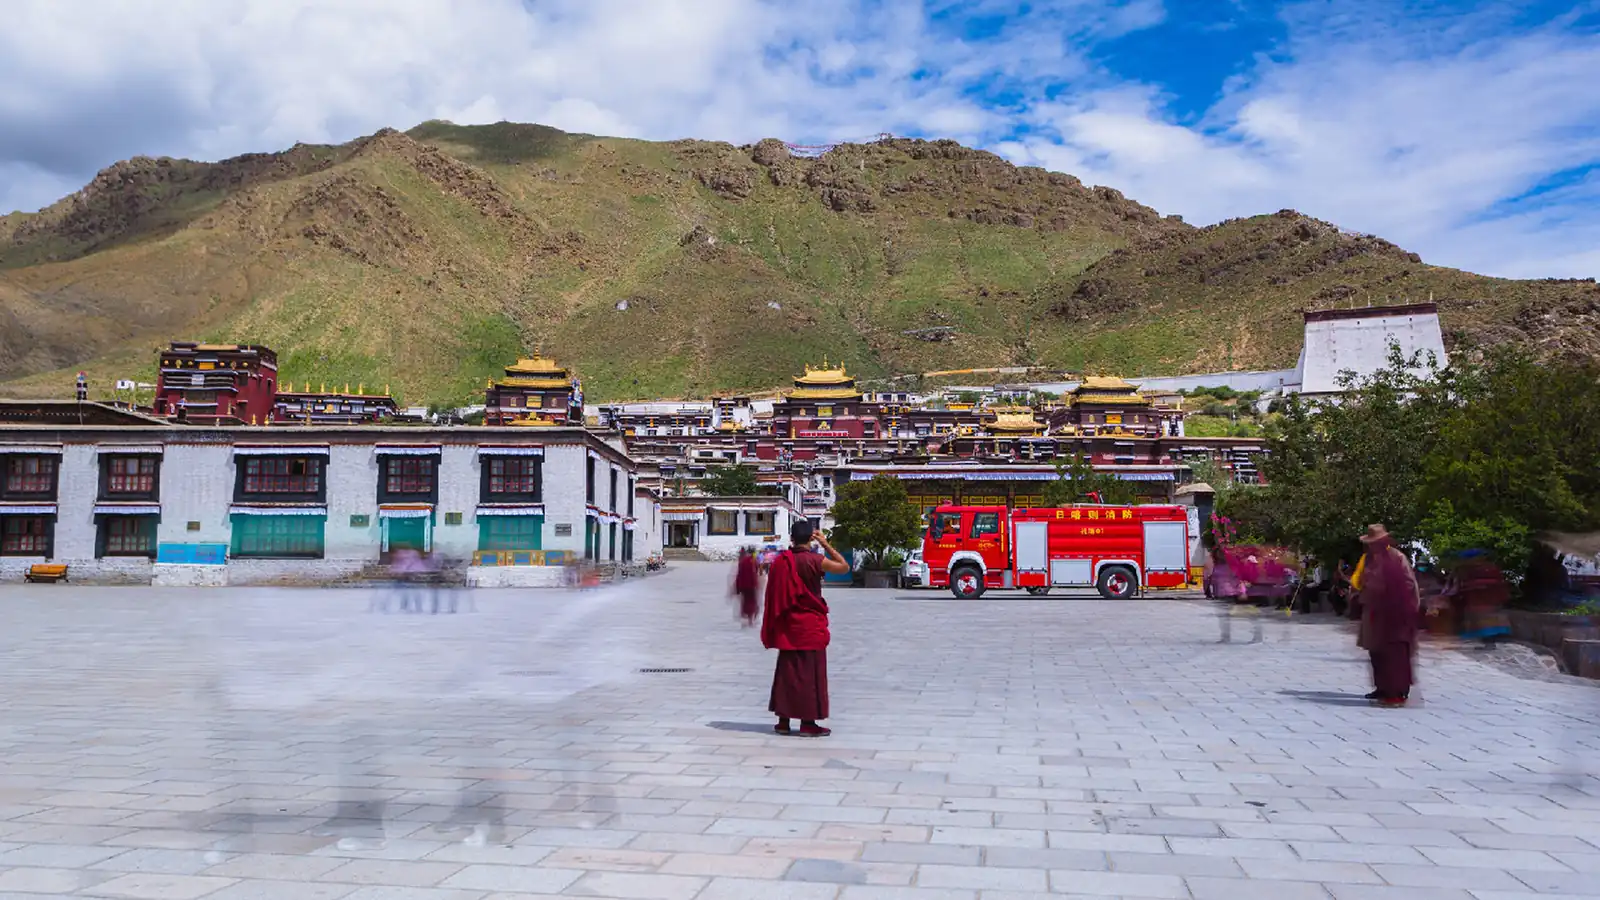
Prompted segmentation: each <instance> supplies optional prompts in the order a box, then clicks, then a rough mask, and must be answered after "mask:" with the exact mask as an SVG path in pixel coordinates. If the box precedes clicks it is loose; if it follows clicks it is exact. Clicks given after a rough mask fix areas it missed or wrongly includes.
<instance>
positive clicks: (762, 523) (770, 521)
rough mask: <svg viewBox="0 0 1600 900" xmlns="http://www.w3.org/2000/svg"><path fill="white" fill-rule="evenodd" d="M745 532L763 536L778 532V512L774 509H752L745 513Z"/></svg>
mask: <svg viewBox="0 0 1600 900" xmlns="http://www.w3.org/2000/svg"><path fill="white" fill-rule="evenodd" d="M744 533H745V534H757V535H763V536H764V535H769V534H777V533H778V514H777V513H775V512H773V511H772V510H762V509H753V510H750V511H749V512H747V513H745V514H744Z"/></svg>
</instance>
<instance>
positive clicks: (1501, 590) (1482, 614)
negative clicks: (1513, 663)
mask: <svg viewBox="0 0 1600 900" xmlns="http://www.w3.org/2000/svg"><path fill="white" fill-rule="evenodd" d="M1454 575H1455V579H1454V581H1455V595H1456V598H1457V602H1458V603H1459V604H1460V606H1461V637H1462V638H1463V639H1465V640H1469V641H1483V642H1484V643H1486V644H1487V643H1493V642H1495V641H1502V640H1505V639H1506V638H1507V637H1509V636H1510V635H1511V620H1510V619H1509V618H1508V617H1507V616H1506V603H1507V601H1509V600H1510V599H1511V588H1510V587H1509V586H1508V585H1507V584H1506V578H1505V573H1503V572H1501V571H1500V567H1499V566H1497V565H1495V564H1494V561H1493V560H1492V559H1490V557H1489V554H1488V553H1486V552H1484V551H1483V550H1467V551H1465V552H1463V553H1462V554H1461V556H1460V561H1459V562H1458V563H1457V564H1456V567H1455V573H1454Z"/></svg>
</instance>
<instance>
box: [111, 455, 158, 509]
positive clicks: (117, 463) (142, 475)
mask: <svg viewBox="0 0 1600 900" xmlns="http://www.w3.org/2000/svg"><path fill="white" fill-rule="evenodd" d="M160 467H161V460H160V459H159V458H158V457H154V456H105V457H101V469H100V496H101V497H104V498H105V499H108V500H111V499H141V500H154V499H156V494H157V490H156V488H157V484H158V479H157V477H156V473H157V472H158V471H159V469H160Z"/></svg>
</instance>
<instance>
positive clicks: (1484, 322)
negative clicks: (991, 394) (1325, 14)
mask: <svg viewBox="0 0 1600 900" xmlns="http://www.w3.org/2000/svg"><path fill="white" fill-rule="evenodd" d="M1430 295H1432V296H1433V297H1434V298H1435V299H1436V300H1437V301H1438V302H1439V304H1440V306H1441V309H1442V311H1443V315H1444V320H1445V324H1446V328H1447V330H1448V331H1449V332H1450V337H1451V339H1452V340H1457V341H1463V340H1471V341H1486V342H1496V341H1515V342H1520V343H1529V344H1534V345H1536V346H1538V347H1540V348H1542V349H1544V350H1547V351H1548V352H1552V353H1564V354H1575V355H1590V356H1597V355H1600V346H1597V338H1596V337H1595V336H1596V334H1597V333H1600V327H1597V326H1600V321H1597V317H1600V289H1597V287H1596V286H1595V285H1594V284H1593V283H1592V282H1543V281H1541V282H1519V281H1506V280H1500V279H1491V278H1484V277H1480V276H1476V275H1471V274H1468V273H1464V272H1459V271H1455V270H1450V269H1441V268H1437V267H1433V266H1428V265H1426V264H1424V263H1422V262H1421V261H1420V260H1419V259H1418V258H1417V257H1416V255H1415V254H1410V253H1407V252H1405V251H1404V250H1402V249H1400V248H1397V247H1395V246H1394V245H1392V244H1389V243H1387V242H1385V241H1383V240H1381V239H1378V238H1373V237H1368V236H1359V235H1350V234H1346V233H1343V232H1341V231H1339V230H1338V229H1337V228H1335V227H1333V226H1331V225H1328V224H1326V223H1323V222H1318V221H1316V220H1313V219H1310V218H1307V217H1305V216H1301V215H1299V214H1297V213H1294V212H1292V211H1284V212H1280V213H1277V214H1274V215H1268V216H1259V217H1255V218H1251V219H1242V220H1236V221H1231V222H1225V223H1222V224H1219V225H1215V226H1211V227H1207V228H1194V227H1191V226H1189V225H1186V224H1184V223H1183V222H1182V221H1181V220H1179V219H1178V218H1177V217H1172V216H1168V217H1163V216H1161V215H1160V214H1159V213H1157V212H1156V211H1155V210H1152V209H1150V208H1148V207H1145V206H1142V205H1140V204H1138V203H1136V202H1133V201H1131V200H1129V199H1127V198H1125V197H1123V196H1122V195H1121V194H1120V193H1118V192H1117V191H1115V190H1112V189H1110V188H1105V187H1090V186H1086V185H1083V184H1081V183H1080V182H1079V181H1078V180H1077V179H1076V178H1073V177H1072V176H1070V175H1064V174H1060V173H1053V172H1046V171H1044V170H1041V169H1036V168H1019V167H1016V166H1013V165H1011V164H1009V163H1007V162H1005V161H1004V160H1002V159H1000V158H999V157H996V156H994V155H992V154H989V153H985V152H982V151H977V150H972V149H969V148H966V147H962V146H960V145H958V144H955V143H953V142H950V141H916V140H903V139H891V140H886V141H882V142H879V143H873V144H864V145H856V144H847V145H841V146H839V147H837V148H835V149H834V150H832V151H831V152H829V153H828V154H826V155H824V156H822V157H821V158H817V159H805V158H795V157H792V156H791V155H790V154H789V153H788V151H787V150H786V149H785V147H784V145H783V144H781V143H780V142H778V141H775V140H767V141H762V142H760V143H758V144H755V145H753V146H745V147H734V146H732V145H729V144H721V143H709V142H703V141H675V142H671V143H650V142H643V141H629V140H619V139H612V138H598V137H593V136H589V135H574V134H566V133H563V132H560V131H556V130H554V129H550V128H545V127H542V126H537V125H515V124H509V123H501V124H498V125H490V126H481V127H459V126H455V125H451V124H448V123H441V122H434V123H426V124H424V125H421V126H419V127H417V128H415V129H412V130H411V131H410V132H408V133H404V134H402V133H400V132H396V131H392V130H385V131H381V132H379V133H377V134H375V135H372V136H370V137H366V138H362V139H360V140H356V141H352V142H351V143H349V144H344V145H341V146H337V147H325V146H304V145H301V146H296V147H294V148H291V149H290V150H287V151H284V152H281V153H265V154H251V155H248V156H243V157H238V158H235V159H230V160H224V161H222V162H218V163H196V162H190V161H186V160H171V159H148V158H136V159H133V160H128V161H126V162H122V163H118V164H116V165H114V166H112V167H110V168H108V169H106V170H105V171H103V172H101V173H100V174H99V175H98V176H97V177H96V178H95V179H94V180H93V181H92V182H91V183H90V184H89V185H88V186H86V187H85V188H84V189H83V190H82V191H79V192H78V193H76V194H73V195H72V196H70V197H67V198H65V199H63V200H62V201H60V202H59V203H56V204H54V205H53V206H51V207H49V208H47V209H45V210H42V211H40V212H38V213H34V214H13V215H10V216H6V217H3V218H0V395H3V394H14V395H38V394H62V393H64V392H65V391H66V390H69V389H70V379H69V378H67V377H66V375H65V373H67V372H70V371H72V370H75V369H77V368H87V369H88V370H89V371H90V374H91V377H92V378H93V379H94V381H95V382H96V383H97V384H100V385H104V384H107V383H109V381H110V380H112V379H114V378H117V377H149V376H150V375H152V374H153V370H152V366H153V363H154V355H153V351H154V349H155V348H156V347H157V346H159V345H161V344H162V343H163V342H164V341H166V340H168V339H169V338H202V339H211V340H238V341H248V342H254V343H265V344H268V345H271V346H273V347H275V348H277V349H278V351H279V353H280V359H281V363H282V367H283V374H284V377H285V378H286V379H288V380H292V381H296V382H303V381H312V382H327V383H329V384H343V383H344V382H346V381H348V382H351V383H352V384H353V383H355V382H358V381H359V382H365V383H366V384H368V385H377V384H384V383H389V384H392V385H393V386H394V387H395V389H396V390H397V391H398V392H400V393H402V394H403V396H404V398H405V400H406V401H407V402H459V401H464V400H467V399H469V398H471V397H472V396H473V395H474V394H475V393H476V392H477V391H478V390H480V389H481V387H482V384H483V380H484V379H485V378H486V377H488V376H489V375H490V374H492V373H494V372H495V371H496V370H497V369H498V367H499V366H500V365H502V364H503V363H504V362H506V361H508V360H510V359H512V358H513V357H515V356H516V355H518V354H519V353H525V352H527V351H529V350H532V349H542V350H543V352H545V353H547V354H551V355H554V356H556V357H557V358H559V359H560V360H562V361H563V362H565V363H569V364H571V365H574V366H576V367H577V368H578V370H579V371H580V372H581V373H582V374H583V376H584V378H585V384H586V386H587V387H588V389H589V391H590V396H591V397H601V398H622V397H646V396H674V395H691V394H703V393H708V392H711V391H716V390H724V389H751V388H762V387H771V386H775V385H779V384H782V383H784V382H785V381H786V380H787V378H788V377H789V375H790V373H792V372H795V371H798V370H799V369H800V367H801V366H802V365H803V364H804V363H806V362H814V361H816V360H820V359H821V358H822V357H823V356H824V355H826V356H828V357H829V359H832V360H840V359H842V360H844V361H845V362H847V363H849V364H850V365H851V366H852V368H853V369H855V370H856V371H858V372H860V373H861V374H862V375H864V376H871V375H876V374H888V373H898V372H913V371H925V370H930V369H949V368H959V367H966V366H995V365H1017V364H1038V365H1044V366H1049V367H1054V368H1059V369H1064V370H1069V371H1072V370H1081V369H1085V368H1095V369H1103V370H1106V371H1113V372H1119V373H1123V374H1143V373H1154V372H1181V371H1199V370H1209V369H1217V368H1244V367H1258V366H1284V365H1290V364H1292V363H1293V361H1294V357H1295V354H1296V352H1297V350H1298V346H1299V331H1300V325H1299V312H1300V310H1302V309H1304V308H1307V307H1322V306H1329V305H1347V304H1351V303H1362V302H1372V303H1380V302H1385V301H1389V300H1421V299H1426V298H1427V297H1428V296H1430Z"/></svg>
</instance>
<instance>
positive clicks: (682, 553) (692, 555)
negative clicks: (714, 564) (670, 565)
mask: <svg viewBox="0 0 1600 900" xmlns="http://www.w3.org/2000/svg"><path fill="white" fill-rule="evenodd" d="M661 556H662V558H664V559H667V560H678V561H680V562H683V561H688V562H710V560H709V559H708V558H707V557H706V555H705V554H704V553H701V552H700V551H699V550H696V549H694V548H693V547H667V548H664V549H663V550H662V551H661Z"/></svg>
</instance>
